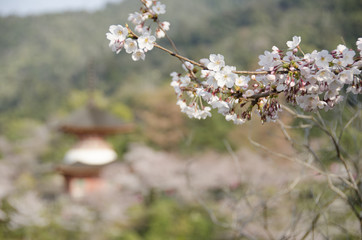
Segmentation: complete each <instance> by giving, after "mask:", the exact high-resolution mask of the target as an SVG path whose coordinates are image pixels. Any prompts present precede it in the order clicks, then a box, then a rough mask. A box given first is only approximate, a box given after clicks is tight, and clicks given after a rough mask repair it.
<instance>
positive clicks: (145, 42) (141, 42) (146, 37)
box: [137, 33, 156, 50]
mask: <svg viewBox="0 0 362 240" xmlns="http://www.w3.org/2000/svg"><path fill="white" fill-rule="evenodd" d="M155 41H156V37H155V36H153V35H150V34H149V33H145V34H143V35H142V36H140V37H139V38H138V39H137V42H138V46H139V48H140V49H145V50H152V48H153V47H154V42H155Z"/></svg>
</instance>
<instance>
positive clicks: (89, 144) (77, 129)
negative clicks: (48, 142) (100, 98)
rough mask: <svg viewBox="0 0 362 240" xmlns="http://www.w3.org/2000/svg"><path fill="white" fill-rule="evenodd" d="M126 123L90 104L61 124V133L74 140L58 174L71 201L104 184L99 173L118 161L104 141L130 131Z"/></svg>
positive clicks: (131, 127)
mask: <svg viewBox="0 0 362 240" xmlns="http://www.w3.org/2000/svg"><path fill="white" fill-rule="evenodd" d="M132 129H133V125H132V124H127V123H125V122H124V121H122V120H121V119H119V118H116V117H115V116H113V115H112V114H110V113H109V112H107V111H104V110H102V109H100V108H99V107H97V106H96V105H95V104H93V103H92V102H90V103H88V104H87V105H86V106H84V107H83V108H81V109H78V110H77V111H75V112H74V113H72V114H71V115H70V116H69V117H68V118H67V119H65V121H63V122H62V123H61V125H60V131H62V132H63V133H66V134H71V135H74V136H76V137H77V142H76V144H75V145H74V146H73V147H72V148H71V149H69V150H68V151H67V152H66V154H65V156H64V160H63V164H61V165H60V166H58V168H57V171H58V172H59V173H60V174H61V175H63V176H64V179H65V189H66V191H67V192H68V193H69V194H70V195H71V196H72V197H74V198H82V197H83V196H85V195H87V194H91V193H92V192H96V191H98V190H100V189H101V188H102V187H103V186H104V184H105V182H104V180H103V179H102V178H100V172H101V170H102V169H103V168H104V167H105V166H108V165H110V164H112V163H114V162H115V161H116V160H117V153H116V151H114V149H113V148H112V146H111V145H110V144H109V143H108V142H107V141H106V140H105V137H107V136H109V135H112V134H124V133H128V132H130V131H132Z"/></svg>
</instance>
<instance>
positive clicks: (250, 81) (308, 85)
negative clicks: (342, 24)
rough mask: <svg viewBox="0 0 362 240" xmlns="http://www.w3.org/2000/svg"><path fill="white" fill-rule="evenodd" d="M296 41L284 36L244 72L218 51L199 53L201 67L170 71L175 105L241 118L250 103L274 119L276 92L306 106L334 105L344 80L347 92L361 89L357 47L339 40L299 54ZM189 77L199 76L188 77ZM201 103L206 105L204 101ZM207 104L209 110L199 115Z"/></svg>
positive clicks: (191, 112)
mask: <svg viewBox="0 0 362 240" xmlns="http://www.w3.org/2000/svg"><path fill="white" fill-rule="evenodd" d="M300 42H301V37H297V36H295V37H293V40H292V41H288V42H287V46H288V47H289V49H288V51H286V52H283V51H281V50H279V49H278V48H277V47H275V46H274V47H273V48H272V51H271V52H269V51H265V52H264V54H263V55H260V56H259V60H260V61H259V65H260V67H261V68H260V69H258V70H257V71H256V72H255V73H254V74H253V75H251V76H250V75H248V74H249V73H248V72H247V75H242V74H239V72H238V71H236V68H235V67H234V66H228V65H226V64H225V61H224V57H223V56H222V55H220V54H211V55H210V57H209V58H208V59H201V60H200V61H199V62H200V64H201V68H200V69H196V67H195V66H194V65H191V64H190V63H187V65H188V67H187V69H188V70H191V73H190V71H187V72H186V75H185V76H184V75H182V74H177V73H172V74H171V75H172V83H171V86H173V87H174V89H175V92H176V94H177V96H178V98H179V100H178V105H179V106H180V107H181V110H182V111H183V112H186V113H187V115H188V116H189V117H194V118H200V116H202V117H205V116H209V115H211V114H210V113H209V111H208V110H209V109H210V107H211V108H215V109H217V110H218V112H219V113H221V114H223V115H224V116H225V119H226V120H228V121H233V122H234V123H235V124H241V123H244V122H245V121H246V120H249V119H250V118H251V114H252V110H253V109H254V107H255V109H256V112H258V114H259V115H260V117H261V120H262V121H263V122H266V121H273V120H275V119H277V117H278V112H279V111H280V109H281V108H280V104H279V102H278V97H279V95H280V93H284V95H285V96H286V99H287V101H288V102H291V103H293V104H297V105H298V106H299V107H301V108H302V109H303V110H305V111H315V110H317V109H325V110H329V109H331V108H333V107H334V106H335V105H336V104H338V103H339V102H340V101H341V100H342V99H343V96H341V95H340V91H341V89H342V88H343V87H344V86H347V92H352V93H354V94H359V93H361V91H362V81H361V77H360V73H361V71H360V70H359V67H360V64H361V62H360V61H355V60H354V57H355V55H356V53H355V52H354V51H353V50H350V49H348V48H347V47H346V46H344V45H338V47H337V48H336V49H335V50H333V51H332V52H328V51H327V50H322V51H320V52H317V51H313V52H312V53H310V54H303V52H302V51H301V49H300V47H299V44H300ZM361 42H362V38H360V39H359V40H358V41H357V48H358V50H359V51H360V55H361V53H362V47H361V45H362V44H361ZM199 70H200V71H199ZM197 72H200V74H199V75H198V76H196V75H195V73H197ZM192 77H194V78H197V79H198V80H199V81H192V80H191V78H192ZM185 78H187V79H188V80H187V81H185ZM200 80H201V81H200ZM181 102H182V103H181ZM203 103H204V104H203ZM205 103H206V104H208V105H209V106H210V107H204V106H203V105H205ZM206 109H207V112H208V114H203V115H200V112H204V111H205V110H206ZM202 117H201V118H202Z"/></svg>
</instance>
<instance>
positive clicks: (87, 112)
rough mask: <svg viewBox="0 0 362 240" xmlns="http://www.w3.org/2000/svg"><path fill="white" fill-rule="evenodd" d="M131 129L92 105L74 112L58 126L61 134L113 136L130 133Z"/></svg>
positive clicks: (131, 126) (131, 125)
mask: <svg viewBox="0 0 362 240" xmlns="http://www.w3.org/2000/svg"><path fill="white" fill-rule="evenodd" d="M133 127H134V126H133V124H129V123H126V122H124V121H122V120H121V119H119V118H117V117H115V116H114V115H112V114H111V113H109V112H107V111H105V110H103V109H100V108H99V107H97V106H95V105H94V104H87V105H85V106H84V107H82V108H80V109H78V110H76V111H75V112H73V113H72V114H71V115H70V116H69V117H68V118H67V119H65V120H64V121H63V122H62V123H61V124H60V130H61V131H62V132H65V133H72V134H101V135H105V134H114V133H121V132H130V131H131V130H132V129H133Z"/></svg>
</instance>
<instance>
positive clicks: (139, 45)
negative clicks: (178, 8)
mask: <svg viewBox="0 0 362 240" xmlns="http://www.w3.org/2000/svg"><path fill="white" fill-rule="evenodd" d="M142 3H143V6H142V7H141V8H140V11H139V12H135V13H131V14H129V17H128V20H129V21H131V22H132V23H133V24H134V25H135V29H134V31H135V32H137V33H139V34H140V36H137V35H136V34H135V33H133V31H132V30H131V29H129V27H128V25H126V27H124V26H122V25H111V26H110V27H109V32H108V33H106V36H107V39H108V40H109V41H110V42H109V47H110V48H111V49H112V51H113V52H116V53H117V54H118V53H119V52H120V51H121V50H122V49H123V48H124V49H125V51H126V52H127V53H129V54H132V59H133V61H138V60H140V59H142V60H144V59H145V53H146V52H148V51H150V50H152V49H153V47H154V43H155V41H156V38H163V37H165V36H166V31H168V30H169V28H170V23H169V22H166V21H164V22H160V21H158V15H160V14H164V13H166V6H165V5H164V4H161V2H159V1H151V0H142ZM147 20H152V22H156V23H157V28H156V30H155V31H154V33H152V28H151V25H147Z"/></svg>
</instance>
